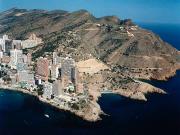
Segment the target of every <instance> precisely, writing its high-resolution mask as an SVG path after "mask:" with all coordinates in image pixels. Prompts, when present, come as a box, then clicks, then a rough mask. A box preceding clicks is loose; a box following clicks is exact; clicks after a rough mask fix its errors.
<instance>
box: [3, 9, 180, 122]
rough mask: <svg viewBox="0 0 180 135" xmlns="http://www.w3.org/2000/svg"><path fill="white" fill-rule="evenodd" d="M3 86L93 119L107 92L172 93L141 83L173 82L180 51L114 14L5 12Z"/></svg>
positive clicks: (136, 96) (137, 96) (127, 94)
mask: <svg viewBox="0 0 180 135" xmlns="http://www.w3.org/2000/svg"><path fill="white" fill-rule="evenodd" d="M0 60H1V64H0V87H1V88H3V89H10V90H16V91H21V92H23V93H28V94H31V95H34V96H36V97H38V98H39V100H40V101H42V102H46V103H48V104H50V105H52V106H55V107H57V108H59V109H63V110H67V111H70V112H72V113H74V114H76V115H77V116H80V117H82V118H83V119H84V120H87V121H97V120H99V119H101V118H100V115H101V114H104V112H103V111H102V110H101V107H100V106H99V104H98V103H97V101H98V98H99V97H100V96H101V94H104V93H115V94H119V95H122V96H124V97H127V98H131V99H136V100H143V101H147V99H146V97H145V95H146V94H147V93H154V92H155V93H162V94H165V93H166V92H165V91H163V90H162V89H159V88H156V87H154V86H152V85H150V84H148V83H146V82H143V81H141V80H151V79H155V80H163V81H165V80H167V79H168V78H170V77H172V76H174V75H175V74H176V71H177V70H179V69H180V53H179V51H178V50H176V49H175V48H173V47H172V46H171V45H169V44H168V43H166V42H164V41H163V40H162V39H161V38H160V37H159V36H158V35H156V34H154V33H153V32H151V31H148V30H145V29H143V28H141V27H139V26H138V25H136V24H134V23H133V22H132V20H130V19H125V20H120V19H119V18H117V17H116V16H106V17H102V18H96V17H94V16H93V15H91V14H90V13H89V12H88V11H86V10H79V11H76V12H72V13H69V12H67V11H62V10H55V11H46V10H37V9H34V10H26V9H16V8H13V9H10V10H7V11H5V12H2V13H0Z"/></svg>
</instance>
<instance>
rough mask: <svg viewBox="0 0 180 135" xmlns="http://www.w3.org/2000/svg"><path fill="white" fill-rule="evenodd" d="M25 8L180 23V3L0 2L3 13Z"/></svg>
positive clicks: (99, 0)
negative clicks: (80, 11) (84, 10)
mask: <svg viewBox="0 0 180 135" xmlns="http://www.w3.org/2000/svg"><path fill="white" fill-rule="evenodd" d="M13 7H17V8H25V9H45V10H54V9H61V10H67V11H70V12H72V11H76V10H79V9H86V10H88V11H89V12H91V13H92V14H93V15H95V16H96V17H102V16H107V15H115V16H118V17H119V18H120V19H125V18H131V19H133V21H134V22H146V23H175V24H176V23H177V24H180V0H0V12H1V11H5V10H7V9H10V8H13Z"/></svg>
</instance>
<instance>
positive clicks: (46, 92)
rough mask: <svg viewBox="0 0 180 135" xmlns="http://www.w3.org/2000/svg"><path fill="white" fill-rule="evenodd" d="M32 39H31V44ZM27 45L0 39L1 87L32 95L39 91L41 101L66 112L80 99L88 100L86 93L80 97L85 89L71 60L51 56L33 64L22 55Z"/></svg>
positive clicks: (5, 37) (27, 57)
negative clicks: (48, 102) (40, 92)
mask: <svg viewBox="0 0 180 135" xmlns="http://www.w3.org/2000/svg"><path fill="white" fill-rule="evenodd" d="M35 39H36V37H35V36H34V35H32V37H31V40H32V41H33V40H35ZM23 42H25V45H23ZM28 42H29V43H30V40H29V41H20V40H11V39H9V38H8V36H7V35H4V36H3V37H2V38H0V61H1V65H0V84H1V85H2V84H3V85H9V86H11V87H13V88H14V87H17V88H23V89H27V90H29V91H31V92H35V91H38V90H41V91H42V95H41V96H42V98H44V99H46V100H51V101H53V102H54V103H56V104H57V105H60V106H62V107H65V108H68V107H69V106H70V105H71V104H73V103H77V102H78V101H79V100H81V99H83V100H84V99H85V100H86V99H87V92H86V94H84V93H83V90H84V85H83V84H81V83H79V82H78V80H79V72H78V69H77V67H76V64H75V61H74V59H72V58H69V57H59V56H58V55H57V53H56V52H53V56H52V58H51V59H48V58H44V57H40V58H38V59H37V61H36V62H35V63H34V62H32V61H31V59H32V56H31V54H30V53H28V54H23V48H24V47H27V45H26V43H27V44H29V43H28ZM39 42H40V41H38V42H36V44H38V43H39ZM28 46H29V45H28ZM79 89H81V90H80V91H81V92H80V91H78V90H79ZM80 93H81V94H80ZM77 95H78V96H77Z"/></svg>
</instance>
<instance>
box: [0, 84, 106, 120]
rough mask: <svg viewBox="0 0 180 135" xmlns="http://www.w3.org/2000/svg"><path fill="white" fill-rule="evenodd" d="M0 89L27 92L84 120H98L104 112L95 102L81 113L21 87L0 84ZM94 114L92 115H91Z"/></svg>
mask: <svg viewBox="0 0 180 135" xmlns="http://www.w3.org/2000/svg"><path fill="white" fill-rule="evenodd" d="M0 90H9V91H15V92H21V93H24V94H29V95H31V96H34V97H37V98H38V100H39V101H40V102H43V103H46V104H48V105H50V106H52V107H55V108H57V109H60V110H63V111H68V112H70V113H72V114H75V115H76V116H78V117H80V118H82V119H83V120H86V121H88V122H96V121H98V120H101V118H100V115H102V114H105V113H104V112H103V111H102V110H101V108H100V106H99V105H98V104H97V102H91V103H90V106H89V107H90V108H89V109H88V110H89V111H88V113H83V111H73V110H71V109H67V108H62V107H60V106H57V105H56V104H55V103H53V102H52V101H51V100H46V99H44V98H42V97H40V96H38V95H37V94H36V93H32V92H30V91H28V90H25V89H22V88H14V87H8V86H2V85H1V86H0ZM93 114H94V115H93Z"/></svg>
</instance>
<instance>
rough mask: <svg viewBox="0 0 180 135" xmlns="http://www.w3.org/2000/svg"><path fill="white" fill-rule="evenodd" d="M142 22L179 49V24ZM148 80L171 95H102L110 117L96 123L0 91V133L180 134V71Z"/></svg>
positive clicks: (47, 134) (1, 134) (77, 134)
mask: <svg viewBox="0 0 180 135" xmlns="http://www.w3.org/2000/svg"><path fill="white" fill-rule="evenodd" d="M140 25H141V26H142V27H144V28H147V29H150V30H152V31H153V32H155V33H157V34H159V35H160V36H161V37H162V38H163V39H164V40H165V41H167V42H169V43H171V44H172V45H173V46H174V47H176V48H177V49H180V46H179V45H180V39H179V38H178V36H179V35H180V30H178V29H179V28H180V25H179V26H177V25H159V24H158V25H155V24H140ZM149 83H151V84H153V85H155V86H157V87H159V88H162V89H164V90H165V91H166V92H167V93H168V94H167V95H160V94H151V95H148V96H147V97H148V101H147V102H141V101H134V100H130V99H127V98H124V97H121V96H118V95H113V94H109V95H103V96H102V97H101V98H100V100H99V104H100V105H101V107H102V109H103V110H104V112H106V113H107V114H109V116H102V120H101V121H98V122H93V123H90V122H86V121H83V120H82V119H81V118H79V117H76V116H74V115H73V114H71V113H69V112H64V111H60V110H57V109H56V108H53V107H51V106H49V105H47V104H44V103H41V102H39V101H38V99H37V98H35V97H33V96H30V95H27V94H22V93H19V92H14V91H7V90H3V91H0V135H101V134H102V135H180V71H178V72H177V75H176V76H175V77H173V78H171V79H170V80H169V81H167V82H162V81H150V82H149ZM44 114H48V115H49V116H50V118H47V117H45V116H44Z"/></svg>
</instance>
